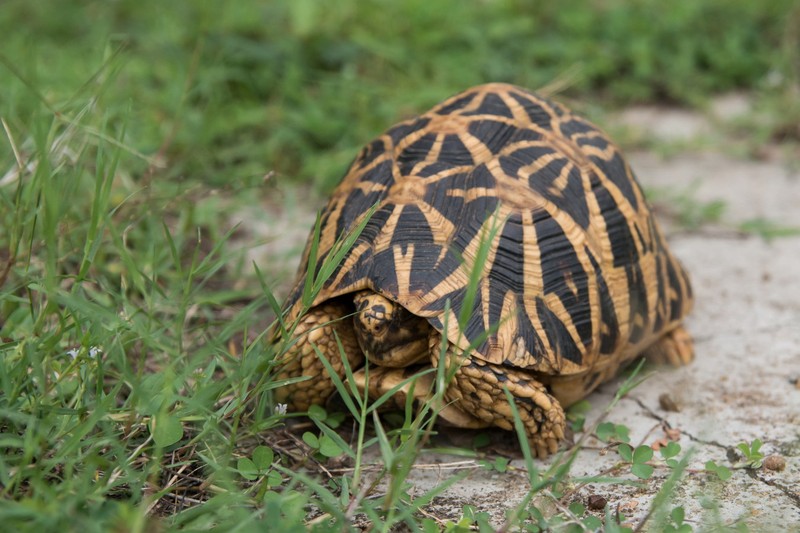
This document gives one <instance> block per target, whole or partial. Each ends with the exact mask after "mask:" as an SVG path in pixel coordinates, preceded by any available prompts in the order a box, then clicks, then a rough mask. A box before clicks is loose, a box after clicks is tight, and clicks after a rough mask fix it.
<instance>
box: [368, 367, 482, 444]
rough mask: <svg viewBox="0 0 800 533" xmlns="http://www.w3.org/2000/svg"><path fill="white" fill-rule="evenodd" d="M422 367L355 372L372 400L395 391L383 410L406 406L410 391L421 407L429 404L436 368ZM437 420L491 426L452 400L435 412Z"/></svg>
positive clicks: (457, 425)
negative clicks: (433, 370) (432, 369)
mask: <svg viewBox="0 0 800 533" xmlns="http://www.w3.org/2000/svg"><path fill="white" fill-rule="evenodd" d="M427 369H428V370H430V367H428V368H427ZM423 370H425V369H424V368H420V367H407V368H386V367H382V366H375V365H373V366H370V367H369V374H367V372H366V371H365V370H364V369H363V368H362V369H361V370H359V371H358V372H356V373H355V374H354V375H353V379H354V380H355V385H356V387H358V390H359V392H361V393H362V394H363V393H364V390H365V389H367V393H368V396H369V398H370V400H372V401H375V400H377V399H378V398H380V397H381V396H383V395H384V394H386V393H387V392H391V391H394V394H392V396H391V399H390V400H388V401H387V402H386V404H384V406H383V407H382V410H387V411H388V410H392V409H398V410H401V411H402V410H404V409H405V407H406V402H407V401H408V397H409V395H411V398H412V402H413V403H414V404H415V405H416V406H417V407H418V408H419V406H421V405H423V404H429V403H430V402H431V401H432V400H433V398H434V394H433V390H434V378H435V377H436V374H435V373H434V372H422V371H423ZM436 416H437V420H438V421H443V422H444V423H445V424H448V425H450V426H454V427H458V428H467V429H478V428H485V427H488V426H489V425H491V424H489V423H488V422H485V421H483V420H480V419H477V418H475V417H473V416H470V415H467V414H466V413H464V412H463V411H462V410H461V409H459V408H458V407H457V406H455V405H453V404H445V405H442V406H440V407H439V408H438V410H437V412H436Z"/></svg>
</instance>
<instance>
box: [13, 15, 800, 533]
mask: <svg viewBox="0 0 800 533" xmlns="http://www.w3.org/2000/svg"><path fill="white" fill-rule="evenodd" d="M442 5H444V7H440V6H442ZM792 5H793V3H792V2H790V1H787V0H784V1H775V2H770V3H769V4H768V5H766V6H760V5H758V3H751V2H744V1H741V2H726V1H722V0H718V1H710V2H703V3H698V2H689V1H680V2H675V3H673V5H671V7H670V9H669V10H663V11H662V8H661V7H660V6H661V4H659V3H658V2H655V1H654V0H641V1H637V2H632V3H630V2H622V1H621V0H619V1H609V2H605V3H602V4H597V5H594V6H591V7H587V4H585V3H583V2H577V1H572V0H571V1H567V2H561V3H559V7H557V8H556V7H555V4H552V5H550V4H547V5H545V4H539V3H532V2H522V1H510V0H508V1H506V0H495V1H493V2H484V3H480V4H471V3H466V2H449V3H447V4H435V3H433V2H422V1H412V2H389V1H382V2H379V1H370V2H356V1H355V0H346V1H342V2H338V3H337V8H336V9H335V10H330V9H328V8H327V7H326V9H325V10H324V11H323V9H322V7H321V6H322V5H321V4H320V3H316V2H310V1H303V0H295V1H292V2H289V1H282V2H269V3H259V4H256V3H251V2H237V3H231V2H229V3H226V4H221V3H219V4H214V3H204V4H202V6H201V4H200V3H184V4H173V3H165V2H156V1H155V0H141V1H137V2H133V1H131V0H121V1H118V2H105V1H104V2H100V1H94V2H67V1H65V2H58V3H55V2H51V3H44V2H30V1H24V0H6V1H4V2H3V7H2V9H0V34H2V35H3V45H2V48H0V81H2V85H3V95H2V97H0V118H2V141H0V523H2V524H3V527H8V528H12V527H18V528H20V529H23V530H39V531H51V530H57V529H64V528H69V529H76V530H78V529H80V530H85V531H108V530H132V531H150V530H152V529H153V528H154V527H162V528H164V529H178V528H185V529H207V528H212V527H218V528H220V529H233V528H238V529H239V530H249V529H256V528H258V527H262V528H263V526H264V524H269V525H270V526H272V527H274V528H277V529H280V530H283V531H305V530H306V529H307V528H314V529H316V530H327V529H335V530H341V528H342V525H343V524H348V523H350V521H352V520H358V521H360V522H358V523H363V524H366V523H371V524H373V527H374V528H375V529H376V530H389V529H390V528H392V527H396V526H398V525H400V524H405V526H407V527H409V528H412V529H413V528H416V527H418V528H420V529H424V530H433V529H432V528H435V527H440V526H442V524H438V523H436V522H435V521H433V520H432V519H430V518H429V517H424V516H422V515H421V514H420V512H419V511H420V509H421V508H423V507H424V506H425V505H426V503H427V502H428V501H430V499H431V498H433V497H434V496H435V493H436V491H434V492H432V493H429V494H425V495H415V496H414V498H412V497H411V496H410V495H409V493H408V486H407V475H408V471H409V470H408V469H409V468H410V465H411V464H413V460H414V458H416V457H417V456H418V454H419V453H420V450H421V448H422V447H423V446H424V445H426V443H427V442H428V440H427V439H428V437H429V435H430V432H431V431H433V430H432V421H433V417H434V414H433V413H431V412H423V413H422V414H421V415H419V416H412V414H411V413H410V412H409V413H406V414H405V417H404V418H403V420H402V421H401V422H400V423H399V424H398V426H397V427H395V428H394V429H391V428H388V427H387V428H386V429H384V428H383V426H382V425H381V422H380V420H379V419H377V418H376V417H375V416H374V414H373V413H374V405H372V406H370V405H368V404H367V403H366V402H364V401H363V399H361V398H359V397H358V395H356V394H351V393H352V391H350V393H348V391H347V390H344V388H345V387H346V385H344V384H339V387H340V388H341V389H343V390H342V392H345V393H347V394H345V396H346V397H350V398H351V402H350V404H349V405H347V411H348V414H349V415H350V418H349V419H354V420H356V426H355V427H356V431H357V434H358V438H357V440H356V445H354V446H351V445H350V444H349V443H347V442H345V441H344V440H343V439H342V438H341V437H338V434H337V433H336V432H335V431H334V429H335V426H336V425H337V424H340V423H342V420H341V417H338V416H337V415H336V414H334V413H320V412H317V413H316V414H315V416H313V417H312V421H313V426H311V427H310V428H309V429H308V430H307V433H308V434H309V435H311V436H310V437H307V438H306V439H303V441H300V440H291V439H292V437H290V436H288V434H285V433H283V430H282V427H283V425H284V423H285V422H286V420H285V417H284V416H283V415H281V414H280V413H276V412H275V411H274V407H275V406H274V405H273V403H272V399H271V390H272V389H273V388H274V387H275V386H277V385H278V384H277V383H276V382H275V381H274V379H273V378H272V376H271V369H272V363H271V361H272V359H273V358H274V356H275V354H276V353H280V352H281V351H282V350H283V349H284V348H285V346H281V345H277V346H272V345H270V343H268V342H267V340H266V339H265V338H264V335H265V333H264V332H265V331H266V330H267V327H268V326H269V324H270V322H271V320H272V317H274V316H275V308H276V306H277V302H276V299H275V297H273V296H272V292H271V291H272V290H276V291H277V292H278V293H280V291H281V290H283V288H285V285H286V283H287V282H288V280H287V279H284V278H280V277H278V276H275V275H273V272H274V271H275V270H283V271H285V270H286V269H287V268H286V267H287V266H286V265H280V268H278V269H274V268H272V267H273V266H274V265H259V267H260V269H261V274H259V273H257V272H256V271H255V269H254V268H253V267H252V265H250V264H249V263H248V262H247V261H246V260H245V259H244V251H245V250H244V249H243V248H242V244H241V243H242V240H243V238H246V236H244V237H243V236H242V235H239V231H240V230H239V229H238V228H236V227H233V226H232V224H231V222H230V215H231V214H232V213H237V212H240V211H242V210H244V209H246V208H256V209H259V208H260V206H261V205H262V204H263V202H265V201H267V200H269V199H271V198H273V197H274V196H275V195H276V188H275V186H274V185H273V184H272V181H275V180H274V179H272V180H268V182H267V183H266V184H265V180H264V176H265V175H267V174H268V173H270V172H272V171H276V172H277V173H278V180H279V181H280V182H281V183H282V184H284V183H286V182H297V183H314V184H315V185H316V186H317V187H318V189H319V190H322V191H324V190H326V189H328V188H330V186H331V185H332V184H333V183H334V182H335V181H336V180H337V179H338V178H339V177H340V175H341V173H342V171H343V170H344V168H345V167H346V165H347V163H348V162H349V160H350V159H351V158H352V157H353V156H354V155H355V153H356V150H357V148H358V147H359V146H360V145H361V144H363V143H364V142H365V141H366V140H368V139H369V138H370V137H371V136H373V135H374V134H376V133H378V132H379V131H381V130H383V129H384V128H386V127H387V126H388V125H390V124H391V123H392V122H393V121H395V120H397V119H399V118H402V117H406V116H408V115H410V114H412V113H415V112H417V111H419V110H421V109H424V108H425V107H426V106H428V105H430V104H432V103H434V102H436V101H438V100H441V99H442V98H443V97H445V96H447V95H449V94H451V93H454V92H456V91H458V90H461V89H463V88H465V87H466V86H468V85H471V84H474V83H480V82H484V81H489V80H501V81H510V82H514V83H519V84H522V85H526V86H529V87H534V88H535V87H541V86H547V85H551V84H555V85H562V86H566V88H565V89H564V90H565V91H566V92H565V93H564V96H565V97H567V98H575V99H582V100H584V101H590V102H593V104H592V105H599V104H601V103H602V104H606V105H611V106H613V105H615V104H619V103H625V102H629V101H632V100H633V101H664V100H669V101H674V102H679V103H683V104H694V103H697V102H701V101H702V100H703V98H705V97H706V96H708V94H709V92H713V91H723V90H728V89H732V88H745V89H750V90H753V91H756V92H758V93H759V94H762V93H763V94H764V95H765V98H773V100H769V101H775V100H774V99H776V98H781V97H783V96H782V95H785V94H789V93H788V92H787V91H790V90H791V89H790V88H791V87H794V85H792V83H796V80H797V65H796V49H797V47H796V46H795V45H796V44H797V28H798V26H800V23H799V22H798V21H797V19H798V16H800V15H798V14H797V13H798V10H797V9H796V8H795V10H794V11H793V12H790V9H791V8H792ZM655 13H658V15H659V16H658V17H657V20H658V22H657V23H655V24H653V23H652V22H651V21H652V20H653V15H654V14H655ZM720 21H729V22H731V24H729V25H726V24H721V23H720ZM23 27H24V31H21V28H23ZM771 72H778V73H779V75H780V76H782V78H781V79H780V80H778V83H777V85H774V86H773V85H770V84H768V83H766V82H765V79H766V78H765V77H767V76H768V75H769V74H770V73H771ZM551 86H553V85H551ZM792 105H794V104H792ZM781 109H782V110H783V108H781ZM781 131H784V130H781ZM770 135H771V133H769V132H767V133H764V136H765V138H766V137H769V136H770ZM695 211H696V210H692V211H691V212H692V214H693V215H694V214H697V213H695ZM699 216H700V217H701V218H702V217H705V216H708V214H707V213H706V212H705V211H701V212H699ZM759 228H760V229H761V231H763V232H770V231H772V232H774V231H777V230H776V229H775V228H772V227H766V226H763V225H762V226H759ZM756 229H758V228H756ZM276 260H282V259H276ZM293 267H294V266H293V265H291V268H293ZM309 290H313V287H312V288H310V289H309ZM369 428H374V429H372V430H371V431H372V433H370V432H368V429H369ZM294 438H295V439H297V437H294ZM282 439H289V442H290V443H291V444H290V445H288V446H282V445H281V443H282V442H283V440H282ZM309 443H310V444H312V446H308V444H309ZM315 443H316V445H317V446H313V444H315ZM367 445H372V447H373V449H376V450H377V453H378V454H379V455H380V457H381V458H382V461H383V463H384V464H385V465H386V470H385V471H383V472H380V473H379V475H374V476H372V477H370V476H367V475H366V474H365V473H364V471H365V470H364V466H365V463H364V461H365V459H364V450H365V449H366V447H367ZM523 450H524V447H523ZM326 453H328V455H334V454H336V455H344V456H349V457H350V458H351V460H352V461H353V462H354V465H355V466H354V471H353V473H352V474H349V475H342V476H339V477H331V478H326V477H324V475H322V472H323V471H322V469H321V468H320V467H319V464H320V463H319V462H318V460H323V458H324V456H325V455H326ZM461 453H468V454H473V455H478V452H475V451H474V450H462V451H461ZM569 460H570V458H569V456H565V457H564V461H565V462H563V463H560V464H559V463H556V465H555V466H554V467H552V469H541V470H540V469H539V467H538V466H537V463H536V462H535V461H532V460H530V459H528V460H527V461H526V463H525V464H526V469H527V473H528V475H529V478H528V482H529V486H530V487H534V488H536V491H531V492H530V493H529V498H528V500H529V501H528V502H527V503H526V505H523V506H521V507H520V508H517V509H514V510H512V511H513V512H512V513H511V514H510V515H509V517H508V525H509V527H516V526H521V525H522V524H528V525H529V526H530V528H531V530H535V529H533V526H532V525H531V524H540V525H542V526H546V525H547V524H551V525H555V524H556V522H555V521H554V520H555V519H554V518H553V516H556V517H561V518H560V520H561V521H562V522H561V523H562V524H564V528H567V527H571V526H576V527H577V524H579V523H583V522H585V520H586V519H587V518H586V517H584V516H583V513H582V512H578V511H579V509H572V510H570V513H566V512H562V511H558V510H556V512H554V513H552V516H547V517H545V516H544V515H543V514H542V513H541V512H540V511H539V510H538V509H537V508H536V507H535V506H534V505H533V503H531V500H533V499H535V497H536V498H538V497H539V496H541V497H543V498H544V499H546V500H548V501H550V502H554V501H558V500H559V497H560V496H562V495H563V490H562V489H563V488H564V487H563V484H564V482H565V480H567V479H568V465H569ZM487 464H491V465H495V466H493V468H504V466H502V465H500V466H497V465H498V463H496V462H495V461H494V460H493V458H487ZM639 464H641V462H640V463H639ZM559 465H560V466H559ZM454 479H455V478H454ZM378 480H383V481H385V482H386V483H387V486H388V487H390V490H388V491H386V492H385V493H381V494H380V495H379V496H380V497H373V496H374V495H375V492H374V487H375V484H376V483H377V481H378ZM444 488H446V487H445V486H441V487H439V488H437V489H436V490H437V491H440V490H443V489H444ZM536 501H537V502H538V500H536ZM604 520H605V521H606V527H608V528H609V530H610V529H611V528H612V525H613V523H614V521H615V518H614V517H609V518H608V519H604ZM464 521H465V523H466V524H467V525H472V526H474V527H480V528H482V530H486V527H488V526H487V524H486V517H485V516H483V515H481V514H480V513H476V512H473V511H472V510H469V509H467V510H465V512H464ZM582 521H583V522H582ZM673 521H674V522H676V523H677V522H680V521H679V520H677V519H673ZM591 523H592V522H591V521H589V522H588V523H586V524H588V525H586V527H589V525H590V524H591ZM457 527H461V526H457V525H456V524H453V525H452V528H451V530H452V531H460V530H459V529H457ZM465 527H466V526H465ZM536 527H538V526H536Z"/></svg>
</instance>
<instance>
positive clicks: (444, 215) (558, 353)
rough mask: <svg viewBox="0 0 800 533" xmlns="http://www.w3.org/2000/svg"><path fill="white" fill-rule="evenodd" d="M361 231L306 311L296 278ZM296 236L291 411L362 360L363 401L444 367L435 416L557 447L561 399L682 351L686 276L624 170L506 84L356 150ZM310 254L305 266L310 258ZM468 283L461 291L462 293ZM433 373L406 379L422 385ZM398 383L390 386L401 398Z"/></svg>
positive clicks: (571, 120)
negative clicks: (299, 252)
mask: <svg viewBox="0 0 800 533" xmlns="http://www.w3.org/2000/svg"><path fill="white" fill-rule="evenodd" d="M359 225H361V226H362V227H363V229H362V230H361V232H360V233H359V234H358V235H357V237H356V238H355V240H354V242H353V244H352V246H351V247H350V248H349V250H346V251H344V253H340V255H341V256H342V257H341V261H340V262H339V263H338V264H336V265H335V268H334V269H333V273H332V274H331V275H330V277H328V278H327V280H325V281H324V283H323V284H322V288H321V290H320V291H319V292H318V294H316V296H315V297H314V299H313V301H312V302H311V303H310V305H308V302H306V303H305V304H304V303H303V297H302V295H303V292H304V286H305V285H306V281H307V280H306V276H307V275H308V273H309V272H311V273H314V274H313V275H314V276H317V275H319V272H320V271H321V265H322V264H323V262H324V261H325V260H326V258H327V259H328V260H331V258H333V257H334V250H337V249H338V248H337V245H336V244H335V243H337V242H339V241H341V240H342V239H343V238H344V237H345V236H346V235H348V234H349V232H351V231H353V228H355V227H357V226H359ZM313 241H314V234H313V232H312V236H311V237H310V238H309V242H308V244H307V246H306V250H305V253H304V256H303V259H302V262H301V264H300V268H299V274H298V278H297V282H296V284H295V286H294V289H293V290H292V292H291V294H290V295H289V297H288V299H287V303H286V306H285V308H284V313H285V323H291V324H296V327H295V329H294V330H293V335H294V338H295V339H296V340H295V341H294V342H293V343H288V344H289V348H288V349H287V351H286V352H285V353H284V354H283V355H282V356H281V357H280V359H279V362H280V363H282V365H283V366H282V369H281V370H280V372H279V374H278V377H279V378H280V379H286V378H293V377H298V376H308V377H310V378H311V379H307V380H304V381H297V380H289V381H290V383H289V384H287V385H285V386H283V387H281V388H279V389H277V391H276V399H277V401H279V402H285V403H287V404H288V408H289V409H291V410H295V411H304V410H307V409H308V407H309V406H311V405H312V404H322V403H323V402H325V401H326V400H327V398H328V397H329V396H331V394H332V393H333V392H334V390H335V386H334V384H333V381H332V380H331V378H330V376H329V375H328V374H327V371H326V369H325V367H324V365H323V363H322V361H321V360H320V357H319V356H318V353H321V354H323V355H324V357H325V358H326V359H327V360H328V361H329V362H330V364H331V366H332V369H333V370H335V371H336V372H337V373H338V374H339V376H340V377H341V376H344V374H345V371H344V363H343V361H342V358H341V355H340V354H341V353H344V354H345V355H346V357H347V359H348V362H349V364H350V365H351V367H352V368H354V369H357V368H359V367H361V366H363V365H364V364H365V360H368V361H369V366H370V368H369V383H368V384H365V383H363V380H364V371H363V370H361V371H360V372H358V373H356V376H355V377H356V381H358V382H359V386H360V387H364V386H368V387H369V395H370V396H371V397H373V398H374V397H375V396H378V395H380V394H382V393H383V392H386V391H388V390H391V389H392V388H393V387H395V386H397V385H398V384H402V383H403V380H405V379H406V378H407V377H408V376H409V375H412V374H414V373H417V372H419V371H420V370H424V369H430V368H431V367H438V365H440V364H443V363H446V364H447V365H448V368H451V369H452V374H453V376H452V380H451V381H450V382H449V383H448V384H447V389H446V391H445V395H444V397H445V399H446V400H447V404H446V406H445V407H444V408H443V409H442V411H441V413H440V417H441V419H443V420H444V421H445V422H448V423H450V424H452V425H455V426H459V427H467V428H470V427H488V426H496V427H499V428H502V429H506V430H509V429H512V428H513V423H514V417H513V416H512V413H513V411H512V410H511V408H510V407H511V406H510V405H509V402H508V400H507V396H506V394H505V392H504V390H508V391H509V392H510V393H511V396H512V397H513V400H514V403H515V405H516V407H517V411H518V413H519V417H520V419H521V420H522V422H523V424H524V428H525V431H526V434H527V438H528V440H529V442H530V444H531V449H532V451H533V452H534V453H535V454H537V455H538V456H540V457H543V456H546V455H548V454H549V453H554V452H555V451H556V450H557V448H558V445H559V442H560V441H561V440H562V439H563V438H564V434H565V416H564V408H565V407H566V406H568V405H570V404H572V403H574V402H576V401H578V400H579V399H581V398H583V397H585V396H586V395H587V394H589V393H590V392H591V391H592V390H593V389H595V388H596V387H597V386H598V385H599V384H601V383H602V382H604V381H606V380H608V379H610V378H612V377H613V376H614V375H615V373H616V372H617V371H618V369H619V368H620V367H622V366H623V365H625V364H626V363H628V362H630V361H631V360H632V359H634V358H636V357H637V356H640V355H643V356H647V357H649V358H652V359H654V360H657V361H668V362H671V363H673V364H675V365H682V364H686V363H688V362H690V361H691V360H692V358H693V346H692V339H691V336H690V335H689V334H688V332H687V331H686V330H685V329H684V326H683V325H682V320H683V319H684V317H685V316H686V315H687V314H688V313H689V311H690V309H691V306H692V291H691V286H690V282H689V279H688V276H687V273H686V271H685V270H684V268H683V267H682V266H681V264H680V263H679V262H678V260H677V259H676V258H675V257H674V256H673V255H672V254H671V253H670V251H669V250H668V248H667V245H666V243H665V240H664V237H663V235H662V233H661V232H660V230H659V228H658V226H657V224H656V220H655V219H654V217H653V214H652V211H651V209H650V207H649V206H648V203H647V201H646V199H645V197H644V195H643V192H642V189H641V187H640V186H639V184H638V182H637V180H636V178H635V176H634V173H633V171H632V170H631V168H630V166H629V165H628V164H627V162H626V161H625V159H623V156H622V154H621V153H620V150H619V149H618V148H617V146H615V144H614V143H613V142H612V141H611V140H610V139H609V138H608V137H607V136H606V135H605V134H604V133H603V132H601V131H600V130H599V129H598V128H597V127H596V126H594V125H593V124H592V123H590V122H589V121H587V120H586V119H584V118H582V117H580V116H578V115H576V114H574V113H572V112H571V111H570V110H569V109H567V108H566V107H565V106H564V105H561V104H558V103H556V102H554V101H551V100H550V99H547V98H544V97H542V96H538V95H536V94H535V93H532V92H529V91H527V90H525V89H523V88H520V87H516V86H513V85H507V84H501V83H490V84H486V85H481V86H477V87H474V88H471V89H468V90H466V91H464V92H462V93H460V94H457V95H455V96H453V97H451V98H449V99H447V100H445V101H444V102H442V103H440V104H438V105H436V106H435V107H433V108H432V109H431V110H430V111H428V112H426V113H424V114H422V115H420V116H418V117H416V118H412V119H410V120H407V121H404V122H401V123H399V124H397V125H395V126H394V127H392V128H390V129H389V130H388V131H386V132H385V133H384V134H383V135H381V136H380V137H378V138H377V139H375V140H373V141H372V142H370V143H369V144H367V145H366V146H365V147H364V148H363V149H362V150H361V152H360V153H359V155H358V156H357V157H356V159H355V161H354V162H353V163H352V165H351V166H350V168H349V170H348V172H347V173H346V175H345V176H344V178H343V181H342V182H341V183H340V184H339V186H338V187H337V188H336V189H335V191H334V192H333V194H332V197H331V198H330V201H329V203H328V204H327V207H325V209H324V210H323V211H322V213H321V215H320V220H319V236H318V244H317V245H313V246H312V242H313ZM312 248H315V249H316V251H317V253H316V254H314V261H315V264H313V265H309V264H308V263H309V261H310V260H311V259H310V255H311V249H312ZM470 287H472V290H470ZM431 374H432V372H428V373H427V374H426V376H427V379H426V380H423V382H422V384H420V383H417V385H416V386H415V387H414V391H416V392H415V397H417V398H419V399H425V398H427V397H429V395H430V393H431V387H432V383H433V379H432V378H431V377H430V376H431ZM408 392H409V387H402V390H399V391H398V392H397V398H396V399H397V401H398V403H399V404H402V402H404V401H405V396H404V394H406V393H408Z"/></svg>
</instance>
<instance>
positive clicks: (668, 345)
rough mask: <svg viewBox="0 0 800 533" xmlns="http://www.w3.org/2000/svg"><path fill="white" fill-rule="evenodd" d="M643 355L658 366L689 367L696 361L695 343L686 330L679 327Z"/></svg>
mask: <svg viewBox="0 0 800 533" xmlns="http://www.w3.org/2000/svg"><path fill="white" fill-rule="evenodd" d="M642 355H643V356H644V357H646V358H647V359H648V360H650V361H652V362H654V363H658V364H665V363H669V364H671V365H673V366H684V365H688V364H689V363H691V362H692V360H693V359H694V341H693V340H692V336H691V335H690V334H689V332H688V331H686V328H684V327H683V326H682V325H679V326H678V327H676V328H675V329H672V330H670V331H668V332H667V333H665V334H664V335H663V336H662V337H661V338H660V339H658V340H657V341H656V342H655V343H653V344H652V345H651V346H649V347H648V348H647V349H646V350H645V351H644V352H642Z"/></svg>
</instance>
